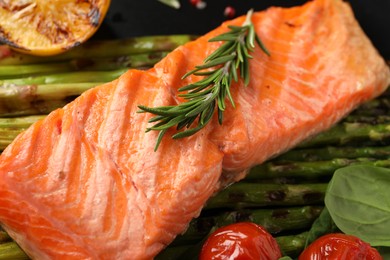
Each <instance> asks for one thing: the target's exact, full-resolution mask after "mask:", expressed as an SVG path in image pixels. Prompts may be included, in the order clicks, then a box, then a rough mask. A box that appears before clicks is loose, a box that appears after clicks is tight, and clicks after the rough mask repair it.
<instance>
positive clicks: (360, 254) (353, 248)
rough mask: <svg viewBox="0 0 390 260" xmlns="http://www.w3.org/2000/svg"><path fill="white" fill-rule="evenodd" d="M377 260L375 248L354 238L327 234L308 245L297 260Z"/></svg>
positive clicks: (379, 256)
mask: <svg viewBox="0 0 390 260" xmlns="http://www.w3.org/2000/svg"><path fill="white" fill-rule="evenodd" d="M344 259H345V260H350V259H354V260H379V259H383V258H382V257H381V255H380V254H379V253H378V251H377V250H376V249H375V248H372V247H371V246H370V244H368V243H366V242H363V241H362V240H360V239H359V238H357V237H355V236H350V235H345V234H339V233H335V234H328V235H325V236H322V237H320V238H318V239H317V240H316V241H314V242H313V243H312V244H310V245H309V246H308V247H307V248H306V249H305V250H304V251H303V252H302V254H301V255H300V256H299V258H298V260H344Z"/></svg>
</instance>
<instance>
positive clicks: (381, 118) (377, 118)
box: [343, 114, 390, 125]
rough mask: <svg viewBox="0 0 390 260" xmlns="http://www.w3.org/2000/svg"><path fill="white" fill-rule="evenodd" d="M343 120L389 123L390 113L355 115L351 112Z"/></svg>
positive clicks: (375, 123) (373, 123) (372, 123)
mask: <svg viewBox="0 0 390 260" xmlns="http://www.w3.org/2000/svg"><path fill="white" fill-rule="evenodd" d="M343 122H348V123H366V124H371V125H377V124H388V123H390V116H389V115H377V116H367V115H355V114H351V115H349V116H348V117H346V118H345V119H344V120H343Z"/></svg>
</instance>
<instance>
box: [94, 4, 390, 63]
mask: <svg viewBox="0 0 390 260" xmlns="http://www.w3.org/2000/svg"><path fill="white" fill-rule="evenodd" d="M204 1H205V2H206V4H207V6H206V8H205V9H203V10H199V9H197V8H195V7H194V6H192V5H191V4H190V0H180V3H181V5H182V7H181V8H180V9H179V10H176V9H173V8H170V7H167V6H165V5H163V4H162V3H160V2H158V1H157V0H111V6H110V9H109V11H108V14H107V16H106V19H105V20H104V22H103V24H102V26H101V28H100V29H99V31H98V32H97V34H96V36H95V37H96V38H104V39H110V38H127V37H134V36H142V35H157V34H198V35H200V34H204V33H206V32H208V31H210V30H212V29H213V28H215V27H217V26H219V25H220V24H221V23H222V22H223V21H224V20H226V19H227V18H226V17H225V16H224V9H225V7H226V6H232V7H234V8H235V9H236V15H241V14H245V13H246V12H247V11H248V10H249V9H250V8H254V9H255V10H256V11H258V10H263V9H265V8H267V7H269V6H272V5H274V6H294V5H300V4H302V3H304V2H306V1H304V0H204ZM349 2H350V3H351V5H352V7H353V9H354V12H355V15H356V17H357V19H358V21H359V22H360V24H361V26H362V27H363V29H364V31H365V32H366V34H367V35H368V36H369V37H370V39H371V40H372V42H373V43H374V45H375V46H376V48H377V49H378V50H379V51H380V53H381V54H382V55H383V56H384V57H385V58H386V59H390V0H350V1H349Z"/></svg>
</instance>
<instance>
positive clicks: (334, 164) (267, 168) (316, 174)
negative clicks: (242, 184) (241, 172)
mask: <svg viewBox="0 0 390 260" xmlns="http://www.w3.org/2000/svg"><path fill="white" fill-rule="evenodd" d="M354 164H367V165H373V166H380V167H387V168H389V167H390V160H389V159H384V160H377V159H373V158H354V159H346V158H335V159H332V160H328V161H314V162H310V161H308V162H278V161H273V162H268V163H264V164H261V165H257V166H255V167H253V168H252V169H251V170H250V171H249V174H248V175H247V176H246V178H245V179H244V181H253V180H260V181H261V180H262V179H270V178H276V177H295V178H302V179H309V180H310V179H316V178H321V177H329V178H330V177H331V176H332V174H333V172H334V171H335V170H337V169H339V168H341V167H345V166H349V165H354Z"/></svg>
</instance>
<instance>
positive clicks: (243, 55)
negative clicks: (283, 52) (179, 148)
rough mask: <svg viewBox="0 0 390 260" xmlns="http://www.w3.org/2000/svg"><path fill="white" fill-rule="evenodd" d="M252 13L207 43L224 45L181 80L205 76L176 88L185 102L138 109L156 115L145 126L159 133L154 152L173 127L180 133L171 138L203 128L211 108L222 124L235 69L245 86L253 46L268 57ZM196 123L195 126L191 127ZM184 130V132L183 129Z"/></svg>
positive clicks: (235, 74)
mask: <svg viewBox="0 0 390 260" xmlns="http://www.w3.org/2000/svg"><path fill="white" fill-rule="evenodd" d="M252 13H253V10H250V11H249V12H248V14H247V16H246V20H245V22H244V23H243V24H242V26H229V27H228V28H229V29H230V31H228V32H226V33H223V34H221V35H218V36H216V37H214V38H212V39H210V40H209V42H216V41H223V42H224V43H223V44H222V45H221V46H220V47H219V48H218V49H217V50H215V51H214V52H213V53H212V54H211V55H210V56H208V57H207V58H206V59H205V60H204V64H203V65H199V66H195V69H193V70H191V71H190V72H188V73H186V74H185V75H184V76H183V77H182V79H184V78H186V77H188V76H190V75H196V76H205V77H204V78H203V79H202V80H200V81H197V82H195V83H192V84H189V85H186V86H184V87H182V88H179V91H180V92H181V91H188V92H187V93H185V94H179V96H180V97H183V98H185V99H186V100H187V101H186V102H183V103H181V104H178V105H176V106H161V107H155V108H150V107H146V106H142V105H139V106H138V107H139V108H140V109H141V110H140V111H138V112H139V113H145V112H149V113H152V114H155V115H156V116H155V117H153V118H151V119H150V120H149V123H156V124H155V125H154V126H152V127H149V128H147V129H146V132H149V131H151V130H156V131H160V133H159V135H158V139H157V143H156V146H155V151H156V150H157V148H158V146H159V144H160V142H161V140H162V137H163V136H164V134H165V133H166V131H167V130H168V129H169V128H171V127H173V126H177V127H176V129H177V130H182V131H180V132H177V133H176V134H174V135H173V136H172V138H173V139H179V138H183V137H187V136H190V135H193V134H195V133H196V132H198V131H199V130H201V129H202V128H203V127H205V126H206V125H207V123H208V122H209V121H210V120H211V118H212V117H213V114H214V110H215V107H217V111H218V121H219V123H220V124H222V121H223V111H224V110H225V108H226V104H225V98H226V97H227V98H228V99H229V100H230V102H231V104H232V106H233V107H234V106H235V104H234V101H233V98H232V96H231V93H230V86H231V84H232V81H233V80H234V81H235V82H238V70H239V72H240V77H241V78H242V79H243V80H244V84H245V86H247V85H248V83H249V77H250V75H249V61H248V60H249V59H251V58H252V56H251V55H250V53H251V52H253V51H254V49H255V43H257V44H258V46H259V47H260V48H261V49H262V50H263V51H264V52H265V53H266V54H267V55H270V54H269V52H268V51H267V49H266V48H265V46H264V45H263V43H262V42H261V40H260V38H259V36H258V35H257V34H256V32H255V29H254V26H253V23H252V21H251V17H252ZM197 119H198V120H197ZM196 120H197V125H196V126H193V127H191V126H192V125H193V123H194V122H195V121H196ZM184 128H186V129H185V130H183V129H184Z"/></svg>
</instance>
